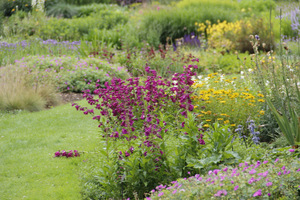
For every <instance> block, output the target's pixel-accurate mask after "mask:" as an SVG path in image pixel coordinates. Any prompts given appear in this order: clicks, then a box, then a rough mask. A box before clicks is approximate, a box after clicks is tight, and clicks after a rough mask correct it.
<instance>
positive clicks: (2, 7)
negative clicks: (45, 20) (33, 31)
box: [0, 0, 31, 17]
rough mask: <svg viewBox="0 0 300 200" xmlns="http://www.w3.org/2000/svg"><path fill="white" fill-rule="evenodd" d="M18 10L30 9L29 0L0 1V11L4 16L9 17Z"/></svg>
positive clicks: (26, 10)
mask: <svg viewBox="0 0 300 200" xmlns="http://www.w3.org/2000/svg"><path fill="white" fill-rule="evenodd" d="M18 10H19V11H25V12H29V11H31V0H14V1H12V0H11V1H7V0H3V1H0V12H1V13H3V15H4V16H7V17H10V16H11V15H13V14H15V13H16V12H17V11H18Z"/></svg>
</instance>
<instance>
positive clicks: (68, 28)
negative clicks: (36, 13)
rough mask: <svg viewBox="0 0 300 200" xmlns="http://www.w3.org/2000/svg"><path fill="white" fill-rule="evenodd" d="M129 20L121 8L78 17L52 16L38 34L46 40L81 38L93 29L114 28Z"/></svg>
mask: <svg viewBox="0 0 300 200" xmlns="http://www.w3.org/2000/svg"><path fill="white" fill-rule="evenodd" d="M127 20H128V18H127V15H126V13H123V12H122V11H121V10H112V11H108V10H104V11H100V12H97V13H93V14H91V15H90V16H87V17H82V18H76V19H56V18H50V19H49V20H48V21H47V23H45V24H43V25H42V26H41V27H40V30H39V33H38V36H40V37H41V38H42V39H44V40H46V39H49V38H51V39H57V40H61V41H62V40H79V39H80V37H82V36H84V35H87V34H88V33H89V32H90V31H91V30H93V29H99V30H101V29H112V28H113V27H115V26H116V25H117V24H125V23H126V22H127Z"/></svg>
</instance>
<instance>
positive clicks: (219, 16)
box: [123, 0, 238, 47]
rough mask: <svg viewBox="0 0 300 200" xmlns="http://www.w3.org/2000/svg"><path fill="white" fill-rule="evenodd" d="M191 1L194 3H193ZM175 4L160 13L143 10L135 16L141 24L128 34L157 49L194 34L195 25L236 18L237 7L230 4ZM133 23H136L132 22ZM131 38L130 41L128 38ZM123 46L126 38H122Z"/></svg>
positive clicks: (203, 1)
mask: <svg viewBox="0 0 300 200" xmlns="http://www.w3.org/2000/svg"><path fill="white" fill-rule="evenodd" d="M193 2H194V4H195V5H194V4H193ZM193 2H189V1H188V3H187V1H186V2H185V1H184V2H183V3H184V4H183V3H178V5H177V6H176V7H173V8H166V9H160V10H149V11H147V10H146V11H144V13H142V15H140V16H135V18H138V20H140V22H139V23H138V24H137V25H136V26H135V27H138V28H135V29H131V30H129V31H130V32H129V33H128V34H132V35H135V37H136V38H137V39H138V41H139V42H143V41H146V42H148V43H149V44H150V45H154V46H155V47H158V45H159V44H160V43H162V44H166V41H167V38H172V41H173V42H174V40H175V39H176V38H181V37H183V36H184V35H186V34H190V33H192V32H196V27H195V22H205V21H206V20H210V21H211V22H212V23H216V22H217V20H221V21H223V20H227V21H234V20H236V19H238V12H237V5H236V4H235V3H229V1H216V2H215V3H212V2H210V1H209V2H208V1H205V0H202V1H193ZM132 22H134V23H136V22H137V21H135V20H132ZM130 39H131V38H130ZM123 40H124V42H125V43H126V44H129V45H132V44H130V42H129V41H126V40H127V38H126V37H125V38H123Z"/></svg>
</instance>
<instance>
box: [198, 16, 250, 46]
mask: <svg viewBox="0 0 300 200" xmlns="http://www.w3.org/2000/svg"><path fill="white" fill-rule="evenodd" d="M195 25H196V27H197V31H198V32H200V33H203V32H205V33H206V34H207V37H208V45H209V46H210V47H212V48H223V47H226V48H227V49H236V44H235V41H234V40H233V38H235V36H236V35H240V34H241V32H242V31H243V28H245V27H246V28H247V29H250V30H251V29H252V25H251V23H250V22H249V21H247V22H245V21H243V20H239V21H236V22H227V21H226V20H225V21H223V22H220V20H218V22H217V24H211V23H210V22H209V21H206V22H205V23H195ZM242 27H243V28H242Z"/></svg>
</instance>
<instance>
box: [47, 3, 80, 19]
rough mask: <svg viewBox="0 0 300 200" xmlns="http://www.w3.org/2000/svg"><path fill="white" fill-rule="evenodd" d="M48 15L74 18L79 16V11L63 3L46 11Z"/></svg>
mask: <svg viewBox="0 0 300 200" xmlns="http://www.w3.org/2000/svg"><path fill="white" fill-rule="evenodd" d="M46 13H47V15H48V16H53V17H63V18H72V17H73V16H75V15H76V14H77V10H76V9H75V6H73V5H70V4H66V3H63V2H62V3H58V4H55V5H53V6H51V7H50V8H49V9H47V10H46Z"/></svg>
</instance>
